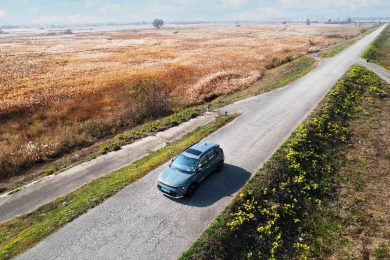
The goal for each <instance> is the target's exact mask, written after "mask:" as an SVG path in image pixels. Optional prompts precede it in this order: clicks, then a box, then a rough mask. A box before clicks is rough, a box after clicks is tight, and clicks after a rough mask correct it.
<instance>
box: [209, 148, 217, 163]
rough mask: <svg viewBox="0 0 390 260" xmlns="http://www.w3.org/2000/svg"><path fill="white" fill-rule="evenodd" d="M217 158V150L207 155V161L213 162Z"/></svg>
mask: <svg viewBox="0 0 390 260" xmlns="http://www.w3.org/2000/svg"><path fill="white" fill-rule="evenodd" d="M215 156H217V152H216V151H215V150H211V152H209V153H208V154H207V160H208V161H211V160H212V159H213V158H214V157H215Z"/></svg>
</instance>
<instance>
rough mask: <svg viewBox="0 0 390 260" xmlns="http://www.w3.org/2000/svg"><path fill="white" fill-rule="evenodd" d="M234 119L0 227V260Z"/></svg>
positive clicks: (221, 121) (226, 119) (220, 120)
mask: <svg viewBox="0 0 390 260" xmlns="http://www.w3.org/2000/svg"><path fill="white" fill-rule="evenodd" d="M235 117H236V115H229V116H224V117H218V118H217V119H216V120H214V121H213V122H211V123H209V124H207V125H206V126H203V127H200V128H199V129H197V130H195V131H194V132H192V133H190V134H188V135H186V136H185V137H183V138H182V139H181V140H179V141H176V142H173V143H171V144H168V145H167V146H165V147H164V148H161V149H159V150H157V151H155V152H153V153H151V154H150V155H147V156H145V157H144V158H142V159H140V160H138V161H136V162H134V163H132V164H131V165H129V166H127V167H124V168H122V169H119V170H116V171H114V172H112V173H111V174H109V175H107V176H105V177H102V178H99V179H96V180H94V181H92V182H91V183H88V184H86V185H84V186H82V187H81V188H79V189H78V190H76V191H74V192H71V193H69V194H67V195H65V196H63V197H60V198H58V199H56V200H55V201H53V202H50V203H48V204H46V205H44V206H41V207H40V208H38V209H37V210H35V211H33V212H31V213H29V214H27V215H24V216H21V217H18V218H16V219H14V220H11V221H8V222H5V223H2V224H0V259H8V258H11V257H14V256H16V255H17V254H20V253H22V252H23V251H25V250H26V249H28V248H31V247H32V246H33V245H35V244H36V243H37V242H39V241H40V240H42V239H43V238H45V237H47V236H48V235H50V234H52V233H53V232H54V231H56V230H58V229H59V228H61V227H63V226H64V225H65V224H66V223H68V222H70V221H72V220H74V219H76V218H77V217H78V216H80V215H82V214H84V213H85V212H87V211H88V210H89V209H91V208H93V207H95V206H97V205H99V204H100V203H102V202H103V201H104V200H105V199H107V198H109V197H111V196H113V195H114V194H115V193H117V192H118V191H120V190H121V189H123V188H124V187H125V186H127V185H129V184H130V183H132V182H134V181H136V180H138V179H140V178H141V177H143V176H145V175H146V174H148V173H149V172H150V171H152V170H153V169H155V168H157V167H158V166H160V165H162V164H163V163H165V162H166V161H168V160H169V159H170V158H172V157H173V156H175V155H176V154H178V153H179V152H180V151H182V150H183V149H185V148H186V147H188V146H190V145H191V144H194V143H196V142H198V141H200V140H202V139H203V138H204V137H206V136H208V135H209V134H211V133H212V132H214V131H215V130H217V129H218V128H220V127H222V126H223V125H225V124H227V123H228V122H230V121H232V120H233V119H234V118H235Z"/></svg>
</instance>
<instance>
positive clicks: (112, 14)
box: [0, 0, 390, 25]
mask: <svg viewBox="0 0 390 260" xmlns="http://www.w3.org/2000/svg"><path fill="white" fill-rule="evenodd" d="M373 16H375V17H377V16H381V17H384V16H386V17H389V16H390V0H108V1H103V0H0V24H3V25H4V24H25V25H34V24H79V23H107V22H116V23H126V22H138V21H147V22H150V21H151V20H153V18H157V17H158V18H162V19H164V20H166V21H201V20H206V21H235V20H259V21H260V20H266V19H273V18H291V19H297V18H298V19H304V18H305V17H307V18H311V19H328V18H332V19H335V18H345V17H373Z"/></svg>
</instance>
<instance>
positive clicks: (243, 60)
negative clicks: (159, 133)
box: [0, 25, 365, 179]
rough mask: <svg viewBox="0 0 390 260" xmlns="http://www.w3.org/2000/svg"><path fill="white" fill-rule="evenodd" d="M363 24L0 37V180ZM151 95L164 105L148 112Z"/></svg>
mask: <svg viewBox="0 0 390 260" xmlns="http://www.w3.org/2000/svg"><path fill="white" fill-rule="evenodd" d="M364 28H365V27H361V26H353V25H310V26H306V25H289V26H286V25H242V26H240V27H237V26H234V25H202V26H194V27H178V28H166V29H161V30H154V29H143V30H121V31H105V32H97V31H93V30H91V31H90V32H82V33H74V34H72V35H54V36H28V37H27V36H15V35H12V34H9V35H3V36H2V37H0V97H1V98H0V169H1V171H0V179H2V178H6V177H9V176H13V175H16V174H20V173H23V171H25V170H26V169H28V168H30V167H31V166H33V165H34V164H36V163H39V162H43V161H47V160H49V159H51V158H54V157H56V156H59V155H61V154H63V153H66V152H69V151H71V150H73V149H75V148H77V147H80V146H86V145H89V144H91V143H93V142H95V141H96V140H99V139H101V138H104V137H106V136H109V135H112V134H115V133H117V132H118V131H119V130H121V129H124V128H129V127H132V126H134V125H136V124H139V123H140V122H142V121H143V120H145V119H148V118H154V117H158V116H161V115H164V114H168V113H170V112H171V111H172V110H174V109H180V108H183V107H186V106H189V105H192V104H199V103H202V102H204V101H208V100H211V99H213V98H215V97H216V96H219V95H223V94H228V93H231V92H233V91H236V90H239V89H243V88H246V87H248V86H249V85H250V84H252V83H254V82H255V81H258V80H260V79H261V78H262V75H263V74H264V72H265V71H266V70H267V69H270V68H273V67H275V66H278V65H280V64H282V63H285V62H288V61H290V60H292V59H295V58H297V57H300V56H303V55H305V54H307V53H311V52H316V51H318V50H320V49H322V48H324V47H327V46H329V45H332V44H335V43H337V42H340V41H343V40H344V39H345V38H349V37H352V36H354V35H357V34H359V33H360V32H362V31H363V30H364ZM150 85H153V87H150ZM156 85H158V86H157V87H156ZM145 88H146V89H147V90H145ZM134 90H136V91H138V92H140V93H134ZM152 94H153V97H151V96H150V95H152ZM148 98H149V99H151V98H153V99H152V100H148V102H149V103H147V102H146V101H145V100H146V99H148ZM144 101H145V102H146V103H143V102H144ZM156 102H160V103H162V104H161V106H158V107H157V108H155V109H154V110H153V111H149V109H150V104H154V103H156Z"/></svg>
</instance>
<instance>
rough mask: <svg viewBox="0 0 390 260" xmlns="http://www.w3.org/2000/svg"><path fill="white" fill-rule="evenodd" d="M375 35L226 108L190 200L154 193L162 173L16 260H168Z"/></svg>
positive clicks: (206, 222) (135, 185) (129, 188)
mask: <svg viewBox="0 0 390 260" xmlns="http://www.w3.org/2000/svg"><path fill="white" fill-rule="evenodd" d="M382 29H383V27H381V28H380V29H378V30H376V31H375V32H373V33H371V34H370V35H368V36H367V37H365V38H364V39H362V40H360V41H358V42H357V43H355V44H354V45H352V46H351V47H349V48H348V49H346V50H345V51H343V52H341V53H340V54H338V55H336V56H335V57H333V58H331V59H328V60H326V61H324V62H323V63H322V64H321V65H320V66H319V67H318V68H316V69H315V70H313V71H312V72H310V73H309V74H307V75H306V76H304V77H302V78H301V79H299V80H297V81H296V82H294V83H293V84H291V85H290V86H288V87H285V88H282V89H278V90H276V91H273V92H269V93H266V94H263V95H260V96H257V97H253V98H250V99H247V100H244V101H240V102H238V103H235V104H232V105H230V106H227V107H226V108H225V109H224V110H227V111H229V112H240V113H242V115H241V116H240V117H239V118H237V119H236V120H235V121H233V122H231V123H229V124H228V125H226V126H225V127H223V128H222V129H220V130H218V131H217V132H215V133H214V134H212V135H211V136H209V137H208V138H207V139H208V140H211V141H214V142H217V143H219V144H221V146H222V147H223V149H224V151H225V155H226V163H227V165H226V167H225V169H224V171H223V172H221V173H218V174H214V175H212V176H210V178H208V179H206V181H205V182H204V183H203V184H202V185H201V186H200V187H199V189H198V190H197V192H196V194H195V195H194V197H193V198H191V199H188V198H187V199H181V200H177V201H176V200H172V199H169V198H167V197H165V196H163V195H162V194H161V193H160V192H159V191H158V190H157V189H156V180H157V175H158V174H159V172H161V170H162V169H163V167H164V166H162V167H159V168H158V169H156V170H155V171H152V172H151V173H150V174H148V175H147V176H145V177H144V178H142V179H140V180H139V181H137V182H135V183H133V184H131V185H129V186H127V187H126V188H124V189H123V190H122V191H120V192H119V193H118V194H116V195H115V196H113V197H111V198H109V199H108V200H106V201H105V202H104V203H102V204H101V205H99V206H97V207H96V208H94V209H92V210H90V211H89V212H87V213H86V214H84V215H82V216H81V217H79V218H78V219H76V220H75V221H73V222H71V223H69V224H68V225H66V226H65V227H63V228H62V229H60V230H59V231H58V232H56V233H54V234H53V235H51V236H49V237H48V238H47V239H45V240H43V241H42V242H40V243H39V244H38V245H37V246H35V247H34V248H32V249H31V250H29V251H27V252H26V253H24V254H23V255H21V256H19V259H175V258H177V257H178V256H179V255H180V253H181V252H182V251H183V250H185V249H186V248H188V247H189V246H190V245H191V243H192V242H193V241H194V240H195V239H196V238H197V237H198V236H199V235H200V234H201V232H202V231H203V230H204V229H205V228H206V227H207V226H208V225H209V223H210V222H211V221H212V220H213V219H214V218H215V217H216V216H217V215H218V214H219V213H220V212H221V210H222V209H223V208H224V207H225V206H226V205H227V204H228V203H229V202H230V201H231V199H232V197H233V196H234V194H235V193H236V192H237V191H238V190H239V189H240V188H241V187H242V186H243V185H244V184H245V182H246V181H247V180H248V179H249V178H250V176H251V173H253V172H255V171H256V170H257V169H258V168H259V167H260V166H261V164H262V163H263V162H264V161H265V160H266V159H267V158H268V157H269V156H271V155H272V153H273V152H274V151H275V149H277V147H278V146H279V145H280V144H281V143H282V142H283V141H284V140H285V139H286V138H287V137H288V135H289V134H290V133H291V132H292V131H293V130H294V128H295V127H296V126H297V125H298V124H299V123H300V122H301V121H302V120H304V118H305V117H306V116H307V115H308V113H310V111H311V110H312V109H313V108H314V107H315V106H316V104H317V103H318V102H319V101H320V100H321V98H322V97H323V96H324V95H325V94H326V93H327V91H328V90H329V89H330V88H331V87H332V86H333V84H334V83H335V82H336V81H337V80H338V79H339V78H340V77H341V76H342V75H343V74H344V73H345V72H346V71H347V70H348V68H349V67H350V66H351V65H352V64H354V63H355V62H357V61H358V59H359V55H360V53H361V52H362V51H363V50H364V49H365V48H366V47H367V46H368V44H369V43H370V42H371V41H372V40H374V38H375V37H376V36H377V35H378V34H379V33H380V31H381V30H382Z"/></svg>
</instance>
